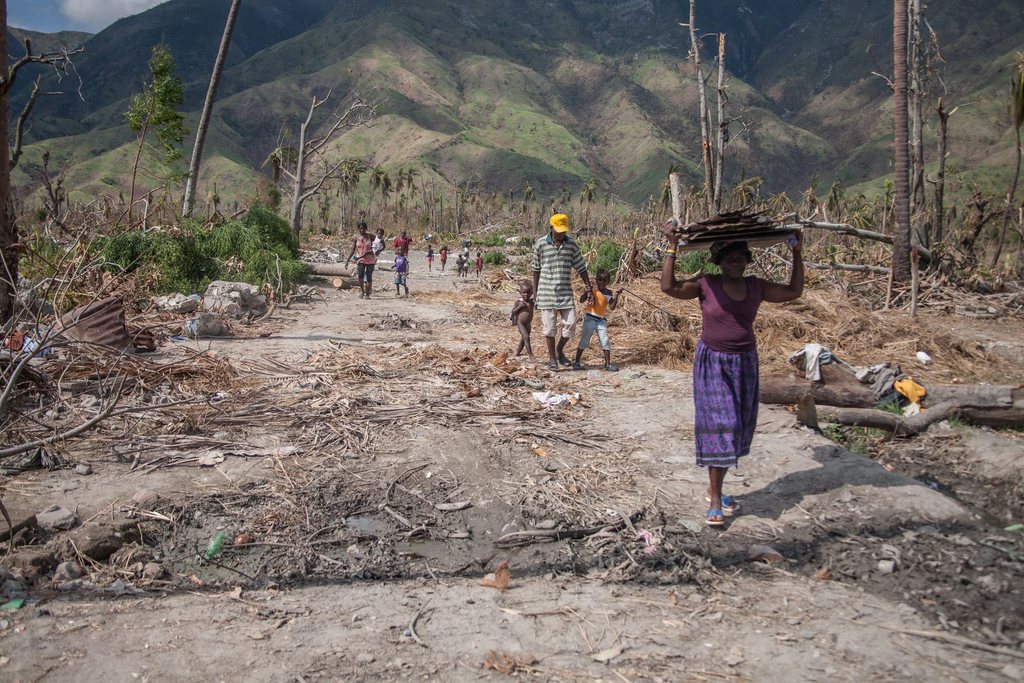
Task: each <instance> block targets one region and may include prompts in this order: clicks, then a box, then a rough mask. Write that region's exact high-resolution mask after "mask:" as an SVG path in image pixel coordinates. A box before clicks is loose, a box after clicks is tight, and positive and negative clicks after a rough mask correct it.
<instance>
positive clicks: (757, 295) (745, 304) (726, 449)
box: [661, 220, 804, 526]
mask: <svg viewBox="0 0 1024 683" xmlns="http://www.w3.org/2000/svg"><path fill="white" fill-rule="evenodd" d="M664 234H665V238H666V239H667V240H668V244H669V246H668V249H666V250H665V252H664V255H665V259H664V263H663V265H662V268H661V291H662V292H664V293H665V294H667V295H669V296H671V297H674V298H676V299H700V313H701V327H702V330H701V337H700V342H699V343H698V344H697V350H696V352H695V354H694V360H693V404H694V422H695V425H694V444H695V449H696V454H697V465H698V466H700V467H707V468H708V480H709V486H708V490H707V495H706V500H707V501H708V505H709V507H708V511H707V513H706V514H705V516H704V521H705V523H706V524H707V525H708V526H723V525H724V524H725V516H726V515H731V514H733V512H735V511H736V510H737V509H738V508H739V504H738V503H737V502H736V500H735V499H734V498H733V497H732V496H726V495H723V494H722V484H723V482H724V481H725V475H726V472H728V471H729V468H730V467H736V466H737V465H738V463H739V459H740V458H741V457H743V456H745V455H748V454H749V453H750V444H751V442H752V441H753V438H754V428H755V427H756V426H757V402H758V390H759V384H758V358H757V338H756V337H755V336H754V318H756V317H757V310H758V307H759V306H760V305H761V302H762V301H767V302H769V303H781V302H783V301H792V300H793V299H798V298H799V297H800V296H801V295H802V294H803V291H804V263H803V256H802V244H803V243H802V236H801V235H799V234H798V235H797V236H796V237H795V238H792V239H791V240H790V243H789V244H790V248H791V249H792V252H793V272H792V274H791V275H790V278H789V284H786V285H784V284H781V283H777V282H769V281H767V280H762V279H761V278H759V277H754V276H752V275H748V276H746V277H744V275H743V272H744V270H746V268H747V265H749V264H750V262H751V261H752V260H753V256H752V255H751V253H750V249H749V247H748V246H747V243H746V242H744V241H740V240H734V241H729V242H716V243H714V244H713V245H712V246H711V261H712V262H713V263H714V264H715V265H717V266H718V267H719V268H721V270H722V274H721V275H699V274H698V275H695V276H694V277H691V278H686V279H683V280H679V279H676V274H675V263H676V250H677V249H678V247H679V232H678V223H677V222H675V221H674V220H670V221H669V222H668V223H666V224H665V228H664Z"/></svg>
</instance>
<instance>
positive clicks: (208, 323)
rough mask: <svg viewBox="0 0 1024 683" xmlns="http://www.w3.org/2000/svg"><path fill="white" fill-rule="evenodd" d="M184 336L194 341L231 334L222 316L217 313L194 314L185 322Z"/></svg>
mask: <svg viewBox="0 0 1024 683" xmlns="http://www.w3.org/2000/svg"><path fill="white" fill-rule="evenodd" d="M184 332H185V336H186V337H191V338H193V339H196V338H198V337H226V336H229V335H230V334H231V332H230V330H228V326H227V324H226V323H225V322H224V318H223V316H221V315H220V314H219V313H196V314H195V316H193V317H192V318H191V319H190V320H186V321H185V330H184Z"/></svg>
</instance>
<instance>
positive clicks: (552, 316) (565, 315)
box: [540, 308, 576, 339]
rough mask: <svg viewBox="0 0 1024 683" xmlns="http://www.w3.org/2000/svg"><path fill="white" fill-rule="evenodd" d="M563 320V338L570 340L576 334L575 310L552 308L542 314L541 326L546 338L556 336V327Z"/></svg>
mask: <svg viewBox="0 0 1024 683" xmlns="http://www.w3.org/2000/svg"><path fill="white" fill-rule="evenodd" d="M559 318H561V319H562V336H563V337H565V338H566V339H568V338H569V337H571V336H572V335H573V334H574V333H575V332H576V309H575V308H558V309H555V308H552V309H545V310H542V311H541V312H540V326H541V330H543V332H544V336H545V337H554V336H555V326H556V325H557V324H558V319H559Z"/></svg>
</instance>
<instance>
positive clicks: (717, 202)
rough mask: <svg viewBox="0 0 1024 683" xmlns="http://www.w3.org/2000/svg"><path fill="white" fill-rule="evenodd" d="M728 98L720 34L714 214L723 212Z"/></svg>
mask: <svg viewBox="0 0 1024 683" xmlns="http://www.w3.org/2000/svg"><path fill="white" fill-rule="evenodd" d="M727 100H728V97H727V96H726V94H725V34H724V33H719V34H718V134H717V137H716V139H715V151H716V153H717V156H716V158H715V190H714V191H715V199H714V202H713V203H712V204H713V207H714V213H716V214H717V213H718V212H719V211H721V210H722V174H723V170H722V169H723V167H724V166H725V135H726V132H727V131H728V128H729V122H728V121H726V120H725V103H726V101H727Z"/></svg>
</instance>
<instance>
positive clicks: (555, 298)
mask: <svg viewBox="0 0 1024 683" xmlns="http://www.w3.org/2000/svg"><path fill="white" fill-rule="evenodd" d="M531 267H532V271H533V280H532V281H530V280H525V281H523V282H522V283H520V287H519V299H518V300H517V301H516V303H515V305H514V306H513V308H512V313H511V314H510V315H509V318H510V320H511V321H512V324H514V325H516V326H517V327H518V329H519V335H520V342H519V346H518V348H517V349H516V355H519V354H521V353H522V352H523V351H524V350H525V351H526V353H527V354H528V355H529V357H530V359H531V360H535V359H536V358H535V356H534V354H533V347H532V345H531V341H530V327H531V325H532V323H533V312H534V309H536V310H539V311H540V317H541V331H542V333H543V334H544V342H545V344H546V345H547V351H548V369H549V370H551V371H552V372H557V371H558V369H559V366H560V365H562V366H566V367H571V368H572V369H574V370H582V369H583V365H582V364H581V362H580V361H581V359H582V358H583V352H584V351H585V350H586V349H587V348H589V346H590V341H591V339H592V338H593V336H594V334H595V333H596V334H597V338H598V341H599V342H600V345H601V351H602V353H603V354H604V369H605V370H608V371H610V372H614V371H616V370H618V367H617V366H615V365H613V364H612V362H611V348H612V347H611V341H610V339H609V336H608V318H607V315H608V311H611V310H615V307H616V306H617V305H618V302H619V299H620V297H621V296H622V290H621V289H618V290H616V291H612V290H611V289H609V286H608V285H609V281H610V279H611V278H610V274H609V273H608V271H607V270H599V271H598V272H597V273H595V274H594V277H595V280H596V281H597V286H596V287H594V286H593V285H592V284H591V282H590V275H589V273H588V272H587V264H586V262H585V261H584V259H583V252H582V251H581V250H580V247H579V244H577V243H576V240H574V239H572V237H570V236H569V217H568V216H567V215H565V214H563V213H557V214H555V215H554V216H552V217H551V220H550V221H549V230H548V234H547V235H545V236H544V237H541V238H540V239H538V240H537V241H536V242H535V243H534V245H533V260H532V264H531ZM573 271H575V272H576V273H578V274H579V276H580V277H581V278H582V279H583V283H584V285H585V289H584V290H583V294H582V296H581V297H580V299H579V301H580V303H583V304H586V311H585V312H584V315H583V329H582V332H581V334H580V340H579V344H578V345H577V347H576V357H575V359H574V360H571V361H570V360H569V358H568V356H566V355H565V347H566V345H567V344H568V343H569V340H570V339H572V337H573V335H574V334H575V332H576V323H577V321H578V314H577V311H576V300H575V297H574V295H573V290H572V273H573ZM559 325H561V335H556V333H557V332H558V326H559ZM556 336H557V337H558V338H557V341H556Z"/></svg>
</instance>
